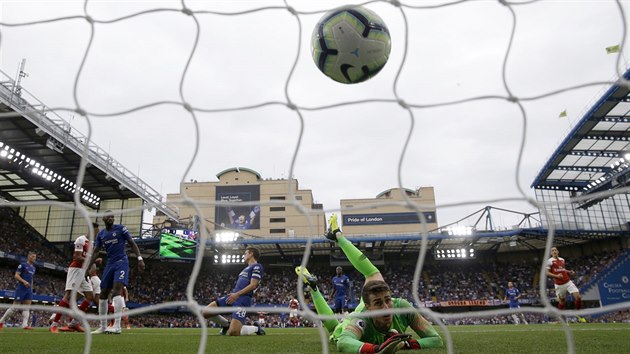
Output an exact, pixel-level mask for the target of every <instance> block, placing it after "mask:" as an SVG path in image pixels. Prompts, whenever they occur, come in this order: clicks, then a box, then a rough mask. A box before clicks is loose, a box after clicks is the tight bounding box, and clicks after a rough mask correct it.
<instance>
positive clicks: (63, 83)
mask: <svg viewBox="0 0 630 354" xmlns="http://www.w3.org/2000/svg"><path fill="white" fill-rule="evenodd" d="M337 5H338V4H336V3H334V2H319V1H318V2H316V3H315V2H306V1H285V2H279V1H278V2H277V3H276V2H274V3H270V4H264V5H262V4H259V3H258V2H237V3H234V2H227V1H226V2H198V1H181V2H176V1H173V2H166V1H162V2H156V3H151V2H126V3H124V5H123V4H122V3H120V4H116V5H112V4H111V3H109V2H90V1H86V2H85V3H79V2H76V3H73V2H18V1H15V2H3V3H2V8H1V9H0V11H2V13H1V17H0V35H1V37H0V39H1V42H0V51H1V53H2V63H3V69H2V70H3V71H5V72H10V70H11V69H8V68H7V67H10V65H14V63H18V62H19V60H20V59H21V58H23V57H26V58H28V68H27V70H26V71H28V72H30V73H31V76H32V77H30V78H28V79H26V78H24V81H23V84H24V86H26V87H33V89H31V90H32V93H33V95H34V96H38V97H46V98H45V100H46V101H47V102H54V107H52V108H50V107H46V106H44V105H41V106H37V111H38V112H41V113H47V112H53V111H54V112H57V113H59V114H64V115H68V116H70V115H72V118H69V120H70V122H69V123H70V124H71V125H72V126H73V127H76V128H77V129H79V130H85V131H87V138H88V140H89V141H90V142H91V141H97V143H98V144H99V145H100V146H103V147H104V146H106V145H107V149H105V150H106V151H107V152H109V153H111V155H112V156H115V157H117V158H118V157H119V156H120V157H121V158H120V159H121V161H123V164H124V165H126V166H128V168H130V169H132V170H133V169H135V167H136V166H137V168H138V173H137V175H139V176H141V177H142V178H144V179H146V180H147V181H149V183H150V184H152V185H155V186H157V185H162V184H163V183H165V182H164V178H163V175H164V174H169V175H174V176H176V177H177V180H178V181H187V180H188V179H189V178H190V177H191V176H205V175H207V173H208V172H209V171H219V170H221V169H222V168H224V167H225V166H234V165H241V166H260V165H261V164H259V163H258V160H259V159H261V157H270V156H272V157H273V158H271V159H269V160H268V161H266V162H265V163H264V164H263V165H262V166H261V167H260V168H261V169H263V170H264V171H265V172H267V173H266V175H274V176H276V175H278V174H279V173H280V174H282V177H291V176H296V175H300V176H308V177H305V178H304V179H303V181H304V180H307V179H308V181H309V184H310V186H311V187H312V188H313V190H316V191H317V190H326V191H327V193H330V194H331V195H334V196H335V198H343V197H357V196H361V195H366V194H368V195H370V194H374V191H375V190H382V189H383V188H382V185H385V186H391V185H392V184H394V185H398V186H400V187H401V188H404V187H405V186H406V185H408V184H409V183H414V182H413V181H436V182H435V184H436V185H437V190H438V200H440V203H438V208H440V212H441V213H442V214H441V215H442V216H443V217H444V216H445V215H447V216H451V217H452V216H454V215H458V213H459V215H461V210H465V208H466V207H468V206H470V205H476V204H479V205H483V204H487V203H491V202H505V203H516V205H527V206H529V207H532V208H534V207H538V205H537V204H536V203H535V201H533V200H532V198H531V197H530V193H529V192H528V190H527V188H526V184H527V183H528V181H530V180H531V179H532V177H533V176H534V175H535V173H536V172H537V171H538V167H539V166H540V165H541V164H542V162H543V160H542V158H541V156H545V155H546V154H547V153H548V152H549V151H550V150H551V149H553V148H554V147H555V146H556V145H557V141H558V140H559V139H562V138H563V137H564V134H563V133H560V132H562V131H563V130H564V129H566V128H567V127H568V125H567V120H559V119H556V117H557V116H558V113H559V112H561V111H563V110H567V111H569V112H572V113H570V114H569V117H570V118H571V119H579V118H580V117H581V115H578V114H577V113H576V112H577V111H579V110H580V109H582V108H583V107H584V106H585V105H586V104H587V103H588V101H589V100H590V99H592V97H598V95H597V92H596V91H597V90H601V89H602V88H605V87H608V86H609V85H610V84H613V83H615V82H617V78H618V77H621V76H622V75H621V74H622V72H623V69H622V68H623V65H622V62H623V54H622V53H623V43H624V42H625V35H626V19H625V12H624V6H627V4H622V2H620V1H590V2H589V1H583V2H571V3H567V2H545V3H543V2H539V1H523V2H516V1H515V2H509V1H478V2H466V1H455V2H450V3H449V2H438V1H436V2H431V3H428V2H426V3H425V2H422V3H420V2H411V1H410V2H398V1H391V2H388V1H381V2H379V1H374V2H369V3H366V4H365V6H368V7H369V8H370V9H372V10H374V11H375V12H376V13H378V14H379V15H380V16H381V17H382V18H383V19H384V20H385V22H386V23H387V24H388V26H389V28H390V32H391V34H392V43H393V45H392V55H391V57H390V60H389V63H388V64H387V66H386V68H385V69H384V70H383V71H382V72H381V73H380V74H379V75H378V76H377V77H375V78H374V79H372V80H370V81H368V82H365V83H363V84H360V85H340V84H337V83H334V82H332V81H331V80H329V79H328V78H326V77H324V76H323V75H322V74H321V73H320V72H319V71H318V70H317V69H316V67H315V66H314V65H313V63H312V60H311V58H310V50H309V47H310V43H309V41H310V34H311V30H312V28H313V25H314V24H315V22H316V21H317V20H318V19H319V17H320V16H321V14H323V13H324V12H326V11H328V10H329V9H331V8H333V7H335V6H337ZM612 44H622V45H621V50H620V51H619V52H618V53H617V54H613V55H607V54H606V51H605V48H606V47H608V46H610V45H612ZM35 73H38V75H39V77H33V76H36V75H35ZM5 76H7V75H6V74H5ZM611 77H613V78H614V79H611V80H608V78H611ZM4 80H6V78H5V79H4ZM9 81H10V80H9ZM9 81H7V82H9ZM619 83H620V84H623V85H627V82H626V81H625V80H621V81H619ZM11 84H14V82H12V83H11ZM29 93H30V92H29ZM21 113H24V112H21ZM26 113H28V112H26ZM11 114H14V113H2V116H9V115H11ZM543 127H544V129H542V128H543ZM86 147H87V142H86ZM132 150H133V154H129V152H130V151H132ZM464 151H465V152H464ZM470 151H472V152H473V153H472V155H471V153H470ZM459 154H462V155H464V158H460V157H458V155H459ZM475 154H476V156H475ZM87 155H88V150H87V148H86V149H85V150H84V159H83V160H82V163H81V171H80V174H79V178H78V179H77V180H76V181H75V182H76V185H77V186H81V185H82V181H83V178H84V172H85V167H86V164H87V160H86V157H87ZM336 157H341V158H336ZM454 160H455V161H454ZM445 161H448V163H445ZM453 161H454V162H453ZM481 164H492V165H494V164H496V166H498V167H497V168H496V169H494V171H509V173H489V172H488V169H487V168H479V166H480V165H481ZM451 168H456V169H458V170H460V171H465V173H466V174H467V177H468V178H469V179H470V180H473V181H475V182H474V184H472V185H471V183H465V182H461V180H460V181H458V182H456V183H452V184H446V183H445V184H444V185H443V186H444V189H448V190H449V192H448V193H446V192H445V193H444V198H440V194H442V192H441V189H440V186H441V185H440V183H439V182H437V181H438V180H439V178H440V177H439V176H440V175H441V174H443V173H445V170H450V169H451ZM276 169H277V170H278V171H279V172H277V171H276ZM491 171H492V170H491ZM438 172H439V174H438ZM447 173H449V174H452V172H447ZM263 174H265V173H263ZM285 174H286V176H285ZM489 174H494V176H488V175H489ZM365 175H379V176H380V178H379V179H376V180H375V181H374V182H370V184H369V185H362V184H361V183H350V182H348V181H361V180H362V176H365ZM309 178H310V179H309ZM423 183H424V182H423ZM167 184H168V183H167ZM349 184H358V185H359V186H358V187H355V186H352V188H349ZM177 185H178V184H177V182H175V183H171V184H170V185H168V187H167V188H173V187H174V188H177ZM163 187H164V186H163V185H162V187H161V188H160V189H161V190H160V192H162V190H163V189H165V188H163ZM498 187H499V188H498ZM471 188H473V189H476V191H477V192H476V193H478V194H475V195H474V196H473V197H468V196H469V195H470V194H468V193H469V191H470V189H471ZM288 189H289V190H291V189H290V188H288ZM166 190H167V191H173V190H172V189H166ZM366 191H367V192H366ZM182 192H183V193H185V191H182ZM627 192H628V189H624V190H620V191H617V192H616V193H627ZM610 193H612V192H609V194H610ZM464 196H466V197H464ZM79 198H81V195H80V192H79V191H77V192H76V194H75V203H74V204H67V203H52V202H26V201H24V202H15V203H12V204H10V203H9V202H5V201H3V202H0V206H6V205H16V206H33V205H58V206H59V207H60V208H66V209H68V210H71V209H74V210H76V212H78V213H80V215H82V216H83V217H84V219H85V223H86V224H88V223H89V222H90V221H91V220H94V218H95V217H99V218H100V217H101V216H102V215H103V213H94V212H92V211H91V210H90V209H87V208H86V207H85V206H84V205H83V204H81V203H79ZM335 200H338V199H335ZM184 204H187V205H188V204H192V205H195V206H196V208H197V211H198V214H199V215H200V216H201V217H202V219H205V218H206V217H207V215H205V216H204V215H203V213H202V212H201V209H199V207H200V206H212V205H216V204H217V203H216V202H214V201H210V202H208V201H204V200H195V199H194V198H191V197H186V199H185V201H184V202H183V203H182V204H181V205H184ZM270 204H271V203H264V202H263V203H261V205H270ZM334 204H336V203H334V202H331V203H328V204H326V205H334ZM225 205H232V204H229V203H225ZM273 205H285V206H293V207H295V208H297V209H298V210H299V211H300V212H301V213H303V214H305V215H308V216H309V220H310V221H311V225H312V224H313V217H314V216H315V212H314V211H310V210H306V209H305V208H303V207H302V206H301V204H299V203H297V202H290V201H286V202H281V203H274V204H273ZM398 205H401V206H404V207H407V208H409V209H410V210H415V211H416V212H418V213H419V215H420V216H421V218H422V213H420V210H418V209H417V207H416V206H415V205H414V204H413V203H411V202H410V201H408V202H402V203H398ZM156 206H158V204H157V203H155V202H154V203H148V204H145V205H144V207H136V208H130V209H127V208H125V209H124V210H121V211H120V213H121V215H125V214H126V213H137V212H138V211H139V210H141V209H146V210H149V209H151V208H153V207H156ZM364 209H366V208H364ZM326 211H327V212H337V211H339V210H336V209H333V208H327V209H326ZM117 212H118V211H117ZM449 213H452V214H449ZM445 218H446V217H445ZM446 219H447V218H446ZM313 229H315V228H314V227H313ZM418 231H420V232H422V233H423V235H425V238H423V240H422V241H423V242H422V250H421V251H420V252H419V254H418V262H417V264H416V269H415V273H414V277H413V284H412V288H411V289H418V284H419V279H420V275H421V270H422V268H423V265H424V260H425V256H426V252H425V251H426V246H427V239H426V231H427V230H426V229H424V228H419V230H418ZM553 231H554V230H553V229H552V230H551V232H550V234H549V237H548V239H547V245H546V254H547V255H548V254H549V250H550V248H551V246H552V244H553V242H554V237H553V236H554V234H553ZM93 237H94V235H90V238H93ZM207 238H208V234H207V232H206V231H205V230H204V229H202V230H201V242H202V243H205V241H206V240H207ZM311 246H312V245H311V243H310V240H309V243H308V244H307V247H306V250H305V254H304V258H303V263H302V265H303V266H307V265H308V264H307V262H308V256H309V254H310V250H311ZM199 254H202V253H201V252H200V253H199ZM545 259H546V258H545ZM201 262H202V259H201V257H198V258H197V260H196V262H195V264H194V268H193V270H192V274H191V276H190V280H189V283H188V288H187V290H186V295H187V296H186V297H187V301H179V302H168V303H162V304H159V305H153V306H149V307H143V308H141V309H134V310H132V311H130V312H129V315H130V316H134V315H140V314H144V313H148V312H151V311H156V310H159V309H165V308H169V307H173V306H184V307H187V308H189V309H190V311H191V312H192V313H195V314H197V319H198V320H199V323H200V325H201V328H202V331H201V336H200V339H199V349H198V351H199V353H202V352H206V348H207V347H208V336H207V334H208V331H207V327H206V321H205V320H204V319H203V318H202V316H201V315H200V312H199V310H200V309H201V308H202V307H203V306H205V305H206V304H199V303H197V302H196V301H195V299H194V297H193V288H194V285H195V282H196V280H197V278H198V276H199V271H200V269H201ZM540 277H541V279H545V277H546V275H545V269H544V264H542V267H541V270H540ZM386 280H387V279H386ZM296 284H297V285H296V286H297V289H298V295H299V298H300V300H301V301H302V302H304V298H303V295H302V294H303V293H302V283H300V282H297V283H296ZM545 285H546V283H545V282H544V281H541V282H540V294H541V298H542V302H543V304H544V307H540V308H527V309H526V310H523V311H527V312H529V313H540V314H547V315H550V316H555V317H557V318H558V319H559V320H560V321H561V322H562V323H563V327H562V328H563V330H564V334H565V337H566V343H567V348H568V352H570V353H573V352H575V351H576V348H575V345H574V343H575V341H574V339H573V333H572V331H571V328H570V327H569V326H568V325H567V324H566V323H565V322H564V320H563V317H561V316H560V312H559V311H558V310H557V309H556V308H555V307H554V306H552V304H551V303H550V301H549V298H548V296H547V295H546V294H547V292H546V289H545ZM412 293H413V294H414V298H415V300H416V302H417V303H421V302H422V301H421V300H422V299H420V298H419V297H418V294H417V292H415V291H412ZM75 296H76V292H73V301H72V303H76V301H74V299H75V298H74V297H75ZM628 307H629V305H628V303H627V302H626V303H622V304H617V305H611V306H607V307H606V308H604V309H601V308H600V309H590V310H584V311H582V312H581V313H582V314H593V313H597V312H601V311H611V310H618V309H624V308H628ZM0 308H3V309H6V308H8V305H6V304H2V305H0ZM30 308H31V309H32V310H44V311H51V308H50V307H48V306H42V305H33V306H31V307H30ZM251 310H253V309H251ZM61 311H63V312H64V314H67V315H73V316H75V317H77V318H80V319H81V320H82V321H83V324H84V325H85V326H87V327H89V326H88V322H87V320H94V319H96V318H97V317H96V316H95V315H84V314H83V313H82V312H79V311H78V309H77V308H76V306H73V308H72V309H71V310H64V309H61ZM256 311H266V312H269V313H278V312H279V311H284V309H282V310H280V309H277V308H266V307H263V308H260V307H258V308H256ZM419 311H420V312H421V313H422V314H423V315H424V316H425V317H426V318H428V319H430V320H432V321H433V322H434V323H435V324H436V325H438V326H439V327H440V328H441V330H442V333H443V338H444V340H445V343H446V348H447V350H448V352H449V353H452V352H453V351H454V347H453V342H452V338H451V335H450V332H449V328H448V327H447V326H445V325H443V324H442V321H441V320H443V319H457V318H462V317H484V316H496V315H505V314H510V313H514V311H512V310H507V309H502V310H491V311H479V312H472V313H471V312H468V313H457V314H445V313H437V312H433V311H430V310H428V309H424V308H422V309H420V310H419ZM302 314H303V315H304V316H307V317H309V318H318V319H322V318H323V319H326V317H322V316H318V315H317V314H315V313H313V312H312V311H310V310H305V311H302ZM378 314H379V313H378V312H376V313H374V315H378ZM563 314H564V315H569V316H571V315H575V314H576V313H575V312H574V311H564V312H563ZM109 317H112V316H109ZM320 334H321V340H322V347H323V349H322V351H323V352H328V351H329V343H328V340H327V333H325V331H324V330H323V329H321V331H320ZM91 340H92V339H91V335H90V334H89V332H87V333H86V344H85V350H84V352H85V353H89V352H90V351H91V346H92V345H91Z"/></svg>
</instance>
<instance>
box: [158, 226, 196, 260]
mask: <svg viewBox="0 0 630 354" xmlns="http://www.w3.org/2000/svg"><path fill="white" fill-rule="evenodd" d="M197 245H198V235H197V234H196V233H195V232H193V231H192V230H188V229H162V230H161V231H160V257H162V258H169V259H181V260H194V259H195V258H196V257H197Z"/></svg>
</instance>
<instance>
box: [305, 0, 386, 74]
mask: <svg viewBox="0 0 630 354" xmlns="http://www.w3.org/2000/svg"><path fill="white" fill-rule="evenodd" d="M311 51H312V53H313V60H314V61H315V64H316V65H317V67H318V68H319V70H321V72H323V73H324V74H326V76H328V77H330V78H331V79H333V80H335V81H338V82H341V83H344V84H356V83H358V82H362V81H365V80H367V79H369V78H371V77H373V76H374V75H376V74H378V72H379V71H381V69H382V68H383V67H384V66H385V63H387V59H388V58H389V52H390V51H391V39H390V36H389V30H388V29H387V26H386V25H385V22H383V20H382V19H381V18H380V17H379V16H378V15H377V14H375V13H374V12H372V11H370V10H368V9H366V8H364V7H361V6H342V7H338V8H336V9H334V10H332V11H329V12H327V13H326V14H325V15H324V16H323V17H322V18H321V19H320V20H319V22H318V23H317V26H315V30H314V31H313V36H312V37H311Z"/></svg>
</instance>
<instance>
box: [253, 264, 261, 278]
mask: <svg viewBox="0 0 630 354" xmlns="http://www.w3.org/2000/svg"><path fill="white" fill-rule="evenodd" d="M263 274H264V270H263V267H262V265H260V263H256V264H254V266H253V267H252V278H255V279H258V280H261V279H262V277H263Z"/></svg>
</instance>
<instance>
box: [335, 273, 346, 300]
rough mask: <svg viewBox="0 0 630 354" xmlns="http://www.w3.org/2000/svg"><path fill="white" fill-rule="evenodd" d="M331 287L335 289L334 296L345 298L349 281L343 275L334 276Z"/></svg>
mask: <svg viewBox="0 0 630 354" xmlns="http://www.w3.org/2000/svg"><path fill="white" fill-rule="evenodd" d="M332 282H333V286H334V287H335V296H339V297H341V296H346V295H347V294H348V288H349V287H350V279H348V277H347V276H345V275H343V274H342V275H340V276H337V275H336V276H334V277H333V278H332Z"/></svg>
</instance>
